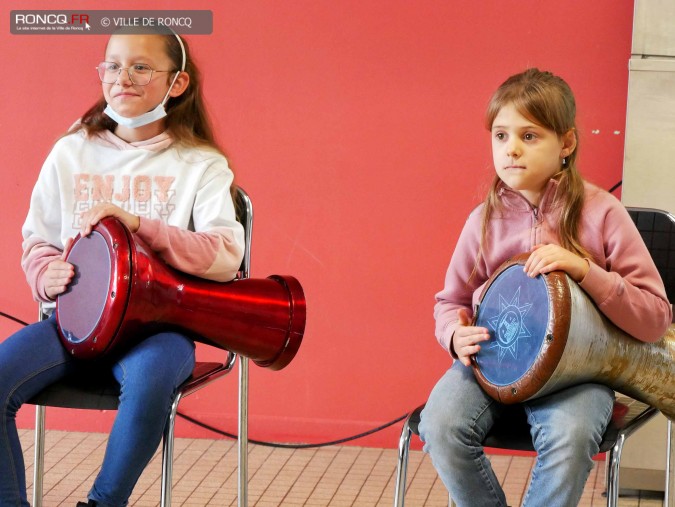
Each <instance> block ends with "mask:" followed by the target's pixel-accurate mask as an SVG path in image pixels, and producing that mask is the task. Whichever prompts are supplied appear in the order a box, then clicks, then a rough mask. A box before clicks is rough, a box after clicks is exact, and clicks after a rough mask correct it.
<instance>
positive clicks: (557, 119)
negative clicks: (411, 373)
mask: <svg viewBox="0 0 675 507" xmlns="http://www.w3.org/2000/svg"><path fill="white" fill-rule="evenodd" d="M509 104H511V105H513V106H514V107H515V108H516V110H517V111H518V112H519V113H520V114H521V115H523V116H524V117H525V118H527V119H528V120H530V121H532V122H534V123H536V124H537V125H539V126H541V127H543V128H546V129H548V130H551V131H553V132H555V133H556V134H557V135H558V137H562V136H563V135H565V134H567V133H568V132H570V131H572V132H573V133H574V136H575V138H576V141H577V148H576V149H575V150H574V151H572V153H570V154H569V155H568V156H567V157H566V158H565V162H564V164H563V165H562V166H561V171H560V172H559V173H557V174H556V175H555V176H554V177H555V178H556V179H557V180H558V188H557V190H556V194H555V197H554V200H555V202H556V205H559V206H560V208H561V212H560V220H559V221H558V229H557V233H558V238H559V240H560V244H561V246H562V247H563V248H565V249H567V250H570V251H571V252H574V253H576V254H578V255H581V256H582V257H589V258H592V255H591V254H590V252H589V251H588V250H586V248H584V246H583V245H582V244H581V243H580V241H579V218H580V216H581V210H582V208H583V205H584V182H583V179H582V178H581V174H580V173H579V171H578V169H577V166H576V160H577V151H578V143H579V137H578V134H577V129H576V123H575V122H576V103H575V101H574V94H573V93H572V90H571V89H570V87H569V86H568V84H567V83H566V82H565V81H564V80H563V79H561V78H560V77H558V76H555V75H554V74H552V73H550V72H545V71H540V70H539V69H528V70H526V71H525V72H522V73H520V74H516V75H514V76H511V77H510V78H508V79H507V80H506V81H504V83H502V84H501V86H500V87H499V88H498V89H497V91H496V92H495V93H494V95H493V96H492V98H491V99H490V102H489V104H488V107H487V111H486V114H485V126H486V127H487V129H488V130H492V124H493V122H494V120H495V118H496V117H497V114H499V111H500V110H501V109H502V108H503V107H504V106H506V105H509ZM501 186H502V181H501V180H500V179H499V176H495V178H494V180H493V182H492V185H491V186H490V190H489V191H488V195H487V197H486V198H485V202H484V208H483V217H482V225H481V241H480V247H479V251H478V255H477V257H476V265H477V264H478V262H479V261H480V259H481V257H482V253H483V249H484V247H485V245H486V244H487V241H488V237H487V236H488V225H489V223H490V218H491V217H492V216H493V214H494V212H495V211H497V210H499V208H500V206H501V202H500V200H499V199H498V198H497V192H498V190H499V188H500V187H501ZM474 272H475V268H474ZM472 276H473V275H472Z"/></svg>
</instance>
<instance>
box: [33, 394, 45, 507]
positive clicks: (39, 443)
mask: <svg viewBox="0 0 675 507" xmlns="http://www.w3.org/2000/svg"><path fill="white" fill-rule="evenodd" d="M45 411H46V407H43V406H42V405H36V406H35V461H34V464H33V507H42V478H43V476H44V471H45Z"/></svg>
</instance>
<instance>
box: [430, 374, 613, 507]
mask: <svg viewBox="0 0 675 507" xmlns="http://www.w3.org/2000/svg"><path fill="white" fill-rule="evenodd" d="M613 403H614V392H613V391H612V390H611V389H610V388H608V387H606V386H602V385H598V384H581V385H578V386H574V387H570V388H567V389H565V390H563V391H560V392H557V393H554V394H551V395H548V396H544V397H542V398H538V399H536V400H532V401H527V402H525V403H523V404H522V406H523V408H524V409H525V411H526V413H527V419H528V422H529V423H530V426H531V429H530V433H531V434H532V441H533V443H534V448H535V450H536V451H537V461H536V463H535V466H534V468H533V470H532V477H531V480H530V485H529V487H528V490H527V493H526V495H525V499H524V501H523V506H528V507H532V506H542V507H543V506H545V507H572V506H576V505H578V503H579V499H580V498H581V495H582V493H583V490H584V485H585V484H586V480H587V479H588V475H589V473H590V471H591V469H592V468H593V459H592V458H593V456H594V455H595V454H597V453H598V449H599V445H600V442H601V440H602V435H603V433H604V431H605V428H606V427H607V424H608V422H609V420H610V418H611V415H612V407H613ZM504 408H505V406H504V405H502V404H500V403H498V402H496V401H495V400H493V399H492V398H490V397H489V396H488V395H487V394H485V392H484V391H483V389H482V388H481V387H480V385H479V384H478V383H477V382H476V379H475V377H474V375H473V372H472V370H471V368H467V367H466V366H464V365H463V364H461V363H460V362H459V361H455V363H454V364H453V365H452V367H451V368H450V369H449V370H448V371H447V372H446V374H445V375H444V376H443V377H442V378H441V380H440V381H439V382H438V383H437V384H436V386H435V387H434V389H433V390H432V392H431V395H430V397H429V400H428V401H427V404H426V406H425V408H424V410H423V411H422V414H421V422H420V425H419V430H420V437H421V438H422V440H423V441H424V450H425V451H426V452H427V453H429V455H430V456H431V460H432V462H433V464H434V467H435V468H436V471H437V472H438V474H439V476H440V478H441V480H442V481H443V483H444V484H445V487H446V488H447V489H448V491H449V492H450V495H451V496H452V498H453V500H454V501H455V503H456V504H457V505H458V506H459V507H462V506H471V507H488V506H489V507H495V506H499V507H505V506H506V497H505V495H504V491H503V490H502V488H501V486H500V485H499V482H498V481H497V478H496V476H495V474H494V471H493V470H492V466H491V465H490V461H489V460H488V459H487V457H486V455H485V453H484V451H483V447H482V445H481V442H482V441H483V439H484V438H485V435H486V434H487V432H488V431H489V430H490V428H491V427H492V426H493V424H494V423H495V420H496V419H497V418H498V416H499V414H500V413H501V412H502V411H503V410H504Z"/></svg>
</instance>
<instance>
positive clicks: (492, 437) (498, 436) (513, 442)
mask: <svg viewBox="0 0 675 507" xmlns="http://www.w3.org/2000/svg"><path fill="white" fill-rule="evenodd" d="M423 409H424V405H422V406H419V407H417V408H416V409H415V410H414V411H413V413H412V414H411V415H410V419H409V420H408V427H409V428H410V431H412V432H413V433H414V434H415V435H418V436H419V427H418V426H419V423H420V414H421V412H422V410H423ZM653 412H656V409H655V408H652V407H650V406H649V405H646V404H644V403H642V402H640V401H637V400H634V399H632V398H629V397H627V396H624V395H621V394H617V398H616V401H615V402H614V409H613V412H612V419H611V421H610V423H609V425H608V426H607V429H606V430H605V433H604V435H603V437H602V442H601V443H600V451H599V452H607V451H609V450H610V449H611V448H612V447H613V446H614V444H615V443H616V439H617V437H618V435H619V432H620V431H621V430H622V429H624V428H625V427H627V426H628V425H629V424H631V423H632V422H633V421H635V420H636V419H638V418H640V417H648V416H650V415H651V414H652V413H653ZM483 446H484V447H492V448H495V449H513V450H515V451H534V446H533V445H532V436H531V435H530V425H529V424H528V422H527V416H526V414H525V410H524V409H523V408H522V407H521V406H520V405H510V406H508V407H507V408H506V410H505V411H504V413H503V414H502V416H501V417H500V418H499V420H498V423H497V424H495V425H494V426H493V427H492V429H491V430H490V432H489V433H488V434H487V436H486V437H485V440H484V441H483Z"/></svg>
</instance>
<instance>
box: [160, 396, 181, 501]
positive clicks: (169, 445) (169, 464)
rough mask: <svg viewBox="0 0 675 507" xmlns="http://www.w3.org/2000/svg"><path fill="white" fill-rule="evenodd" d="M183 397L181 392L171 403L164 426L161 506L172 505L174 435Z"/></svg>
mask: <svg viewBox="0 0 675 507" xmlns="http://www.w3.org/2000/svg"><path fill="white" fill-rule="evenodd" d="M182 397H183V393H181V392H179V393H178V394H177V395H176V398H175V399H174V400H173V404H172V405H171V412H170V413H169V420H168V421H167V422H166V428H164V442H163V446H162V493H161V497H160V502H159V505H160V506H161V507H170V506H171V486H172V478H173V435H174V431H175V429H176V412H178V404H179V403H180V399H181V398H182Z"/></svg>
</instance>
